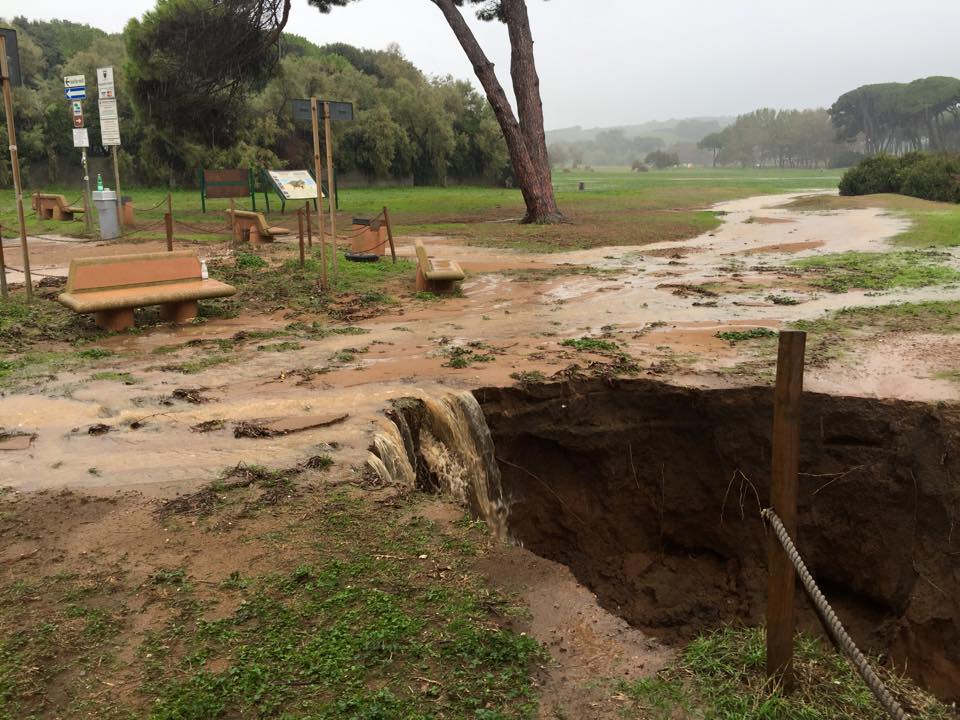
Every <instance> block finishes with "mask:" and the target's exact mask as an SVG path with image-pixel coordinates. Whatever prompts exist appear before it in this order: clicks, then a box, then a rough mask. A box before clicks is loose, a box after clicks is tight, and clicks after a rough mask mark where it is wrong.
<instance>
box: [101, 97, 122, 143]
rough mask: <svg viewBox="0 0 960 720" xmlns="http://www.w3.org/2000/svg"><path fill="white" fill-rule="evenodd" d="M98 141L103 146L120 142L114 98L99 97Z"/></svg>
mask: <svg viewBox="0 0 960 720" xmlns="http://www.w3.org/2000/svg"><path fill="white" fill-rule="evenodd" d="M100 142H101V143H102V144H103V146H104V147H110V146H111V145H119V144H120V116H119V115H118V114H117V99H116V98H100Z"/></svg>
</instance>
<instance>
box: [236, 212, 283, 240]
mask: <svg viewBox="0 0 960 720" xmlns="http://www.w3.org/2000/svg"><path fill="white" fill-rule="evenodd" d="M227 215H231V216H232V218H231V220H232V223H231V224H232V225H233V238H234V240H243V239H244V233H245V232H246V231H249V233H250V235H249V239H250V242H273V239H274V238H275V237H277V236H278V235H292V234H293V231H292V230H287V229H286V228H282V227H270V226H269V225H267V220H266V218H264V217H263V213H260V212H251V211H249V210H227Z"/></svg>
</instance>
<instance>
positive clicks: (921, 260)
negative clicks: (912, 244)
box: [792, 250, 960, 293]
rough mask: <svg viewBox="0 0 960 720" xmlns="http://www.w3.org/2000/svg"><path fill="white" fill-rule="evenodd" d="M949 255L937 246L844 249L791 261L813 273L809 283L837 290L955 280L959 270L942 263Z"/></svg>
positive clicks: (825, 288)
mask: <svg viewBox="0 0 960 720" xmlns="http://www.w3.org/2000/svg"><path fill="white" fill-rule="evenodd" d="M949 258H950V255H949V254H947V253H944V252H941V251H938V250H904V251H899V252H887V253H859V252H845V253H833V254H829V255H818V256H816V257H809V258H801V259H799V260H794V261H793V263H792V264H793V265H794V266H795V267H798V268H800V269H801V270H806V271H808V272H811V273H813V274H814V275H815V276H814V277H813V279H812V280H811V283H812V284H813V285H815V286H816V287H819V288H823V289H824V290H829V291H830V292H835V293H841V292H847V291H848V290H851V289H854V288H856V289H862V290H888V289H890V288H896V287H905V288H919V287H927V286H930V285H945V284H947V283H951V282H956V281H957V280H960V272H958V271H957V270H954V269H953V268H951V267H948V266H947V265H944V264H943V263H944V261H945V260H948V259H949Z"/></svg>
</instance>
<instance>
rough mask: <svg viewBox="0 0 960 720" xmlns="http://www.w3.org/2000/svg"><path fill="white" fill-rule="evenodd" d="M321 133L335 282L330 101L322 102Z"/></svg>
mask: <svg viewBox="0 0 960 720" xmlns="http://www.w3.org/2000/svg"><path fill="white" fill-rule="evenodd" d="M323 134H324V140H325V141H326V146H327V200H328V202H329V209H330V243H331V245H332V246H333V282H334V283H336V282H337V261H338V257H337V210H336V207H334V204H333V203H334V200H333V196H334V194H335V193H336V192H337V191H336V188H335V187H334V180H333V130H332V128H331V124H330V103H328V102H324V103H323Z"/></svg>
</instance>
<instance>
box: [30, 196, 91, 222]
mask: <svg viewBox="0 0 960 720" xmlns="http://www.w3.org/2000/svg"><path fill="white" fill-rule="evenodd" d="M31 205H32V206H33V209H34V210H35V211H36V213H37V217H38V218H40V219H41V220H73V216H74V213H82V212H83V211H84V210H83V208H82V207H73V206H71V205H67V199H66V198H65V197H64V196H63V195H54V194H53V193H42V192H35V193H33V195H32V196H31Z"/></svg>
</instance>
